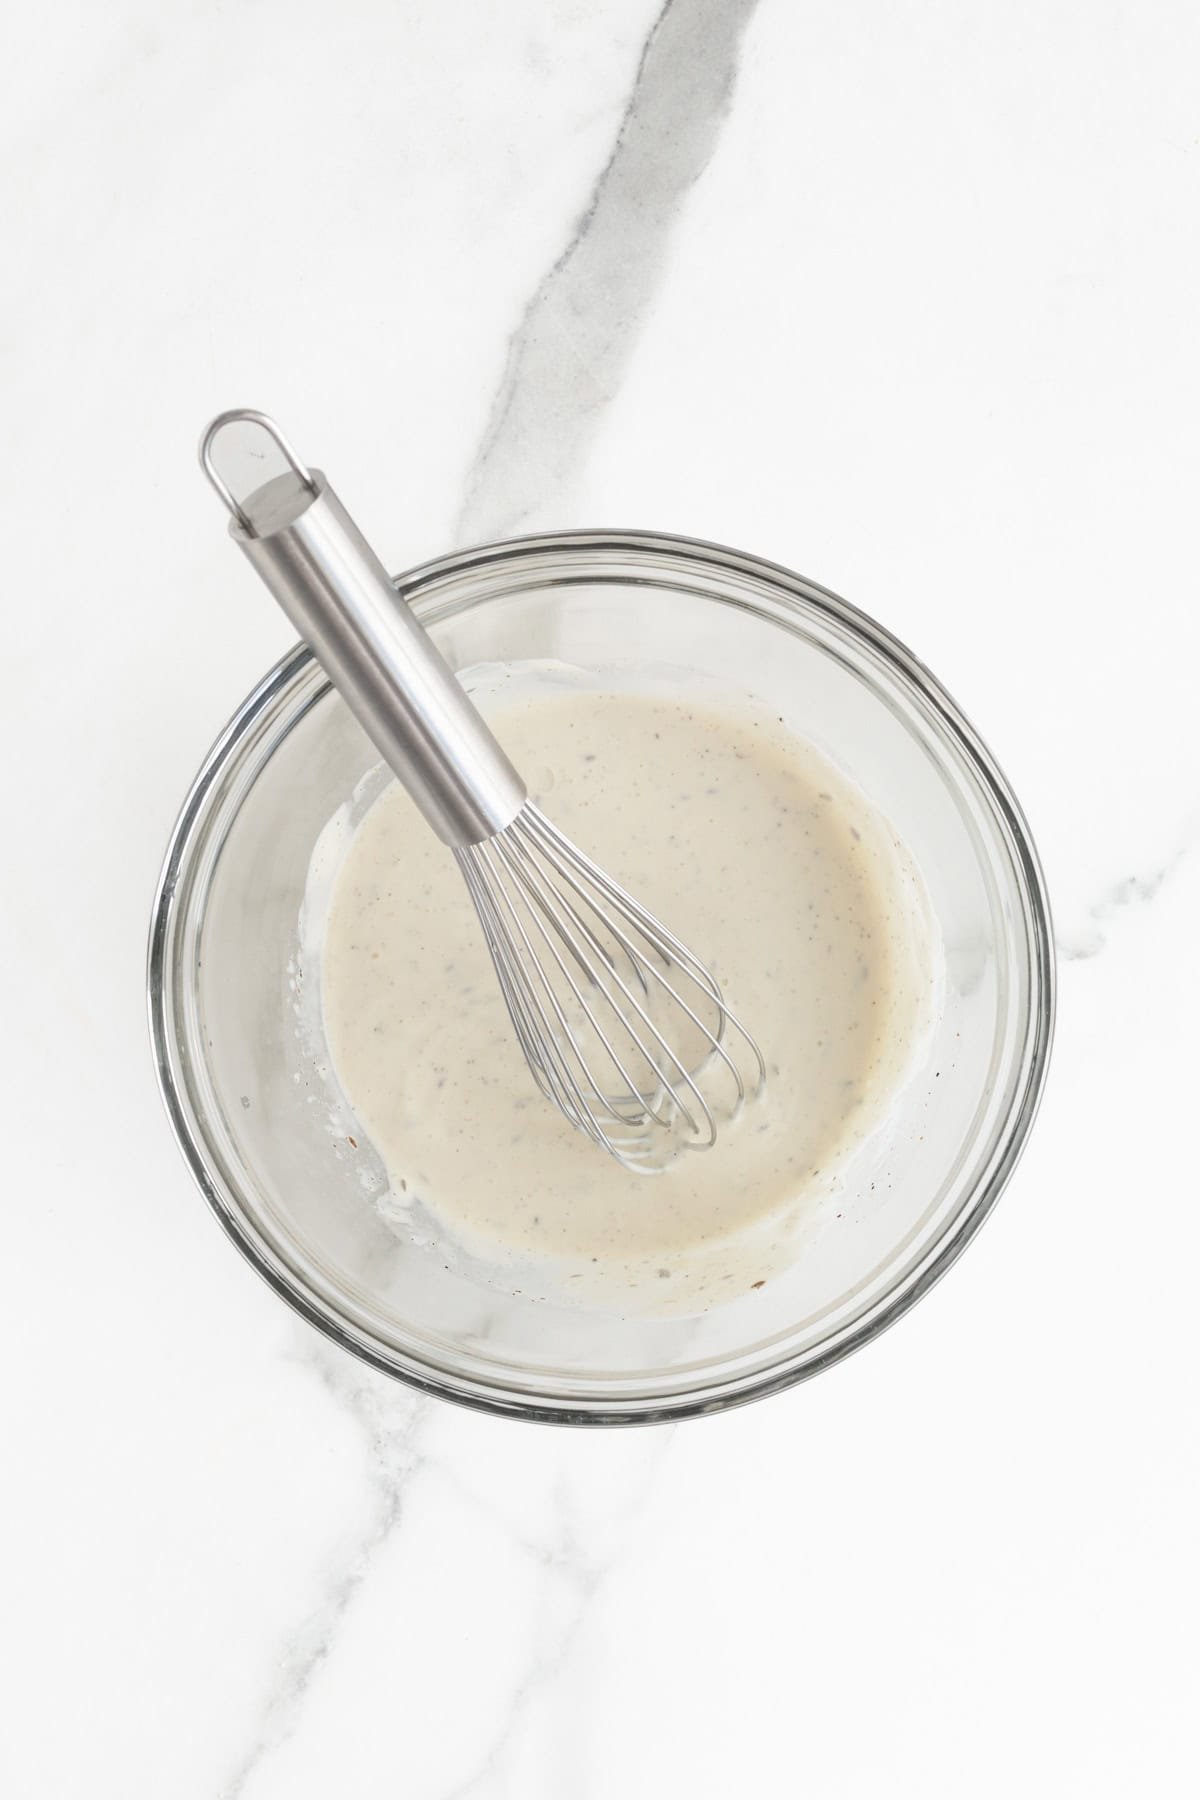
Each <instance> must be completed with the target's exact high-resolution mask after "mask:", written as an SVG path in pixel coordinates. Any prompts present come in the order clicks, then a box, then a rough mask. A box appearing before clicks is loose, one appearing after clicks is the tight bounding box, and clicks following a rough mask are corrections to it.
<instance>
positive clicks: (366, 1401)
mask: <svg viewBox="0 0 1200 1800" xmlns="http://www.w3.org/2000/svg"><path fill="white" fill-rule="evenodd" d="M302 1360H303V1362H304V1363H305V1364H306V1365H307V1366H309V1367H311V1368H313V1369H314V1370H315V1371H316V1373H317V1375H318V1377H319V1378H320V1380H321V1382H322V1383H323V1385H324V1386H325V1387H327V1388H328V1389H329V1390H330V1392H331V1393H332V1394H333V1395H334V1397H335V1399H337V1401H338V1402H339V1404H340V1405H341V1406H342V1407H343V1408H344V1409H345V1410H346V1412H347V1413H348V1414H349V1415H350V1417H351V1418H353V1419H354V1421H355V1422H356V1424H357V1425H358V1426H359V1427H360V1429H361V1430H362V1431H363V1432H364V1433H365V1435H366V1438H367V1454H368V1459H369V1463H368V1467H369V1478H370V1482H371V1494H372V1504H371V1507H370V1511H369V1515H368V1518H367V1521H366V1523H365V1525H364V1526H363V1528H362V1529H361V1530H360V1531H359V1533H358V1534H357V1535H356V1536H355V1537H354V1538H353V1540H352V1541H351V1542H350V1543H349V1544H347V1545H346V1546H345V1547H344V1548H343V1549H342V1551H341V1553H340V1555H339V1556H338V1559H337V1562H336V1564H335V1565H334V1566H333V1568H331V1569H330V1571H329V1573H328V1576H327V1579H326V1584H325V1592H324V1594H323V1596H322V1598H321V1601H320V1603H319V1605H318V1606H316V1607H315V1608H313V1609H312V1610H311V1611H310V1612H309V1613H307V1614H306V1616H305V1617H304V1618H303V1619H301V1620H299V1621H297V1622H296V1623H295V1624H294V1625H293V1626H292V1627H291V1628H290V1630H288V1631H287V1632H286V1634H285V1638H284V1644H283V1648H282V1650H281V1652H280V1656H279V1672H278V1674H277V1676H276V1679H275V1681H274V1683H273V1684H272V1687H271V1690H270V1692H269V1693H268V1694H267V1696H266V1698H265V1699H264V1701H263V1704H262V1707H261V1709H260V1712H259V1718H258V1726H257V1730H256V1732H255V1736H254V1742H253V1744H252V1745H251V1746H250V1748H249V1749H248V1750H247V1752H246V1754H245V1755H244V1756H243V1757H242V1759H241V1761H240V1763H239V1764H238V1766H237V1768H236V1769H235V1770H234V1772H233V1773H232V1774H231V1775H230V1777H229V1779H228V1780H227V1781H226V1783H225V1784H224V1786H223V1787H222V1789H221V1800H240V1797H241V1796H242V1795H243V1794H244V1793H245V1792H246V1789H247V1786H248V1784H249V1782H250V1781H251V1779H252V1777H253V1775H254V1773H255V1771H256V1770H257V1768H258V1767H259V1765H260V1763H262V1762H263V1761H264V1759H265V1758H266V1757H268V1756H269V1755H270V1754H271V1753H272V1751H274V1750H276V1749H277V1748H278V1747H279V1746H280V1745H281V1744H282V1743H284V1742H285V1741H286V1740H287V1739H288V1738H289V1737H290V1736H291V1734H292V1732H293V1731H294V1730H295V1729H296V1726H297V1723H298V1721H299V1717H300V1713H301V1709H302V1707H303V1704H304V1700H305V1698H306V1696H307V1694H308V1692H309V1689H310V1687H311V1685H312V1682H313V1679H314V1677H315V1675H316V1674H317V1671H318V1670H319V1669H320V1667H321V1665H322V1664H323V1663H324V1662H325V1661H326V1659H327V1657H328V1656H329V1654H330V1652H331V1650H332V1648H333V1646H334V1643H335V1640H336V1637H337V1632H338V1628H339V1626H340V1625H341V1623H342V1620H343V1619H344V1618H345V1616H346V1614H347V1612H348V1611H349V1608H350V1606H351V1604H352V1602H353V1600H354V1598H355V1596H356V1594H357V1593H358V1592H359V1589H360V1588H361V1587H362V1585H363V1583H364V1581H365V1580H366V1579H367V1576H368V1575H369V1573H370V1571H371V1568H372V1565H373V1564H374V1562H375V1560H376V1558H377V1556H378V1555H379V1552H380V1550H382V1548H383V1546H384V1545H385V1544H386V1543H387V1541H388V1538H389V1537H390V1536H391V1534H392V1532H393V1531H394V1530H395V1529H396V1527H397V1526H398V1525H399V1524H400V1520H401V1514H402V1510H403V1500H404V1493H405V1484H406V1483H407V1482H408V1481H409V1480H410V1479H411V1477H412V1476H413V1474H414V1473H415V1472H416V1471H417V1470H418V1469H419V1468H420V1466H421V1456H420V1448H419V1446H420V1438H421V1435H422V1431H423V1428H424V1425H425V1423H426V1421H427V1419H428V1416H429V1409H430V1407H431V1406H432V1405H433V1402H432V1401H430V1400H427V1399H425V1398H424V1397H423V1396H422V1395H420V1394H416V1393H414V1392H412V1391H411V1390H410V1389H408V1388H405V1387H401V1386H399V1385H398V1384H395V1383H391V1382H389V1381H388V1380H387V1379H386V1378H385V1377H384V1376H382V1375H376V1374H375V1373H374V1371H373V1370H371V1369H368V1368H365V1367H363V1365H362V1364H360V1363H358V1362H356V1361H355V1360H354V1359H353V1358H352V1357H350V1356H348V1355H346V1354H344V1353H343V1352H342V1351H340V1350H337V1349H335V1348H334V1347H333V1346H332V1345H330V1344H326V1343H325V1342H324V1341H323V1340H318V1341H317V1342H316V1343H315V1344H312V1343H311V1342H310V1341H309V1334H306V1338H305V1342H304V1345H303V1350H302Z"/></svg>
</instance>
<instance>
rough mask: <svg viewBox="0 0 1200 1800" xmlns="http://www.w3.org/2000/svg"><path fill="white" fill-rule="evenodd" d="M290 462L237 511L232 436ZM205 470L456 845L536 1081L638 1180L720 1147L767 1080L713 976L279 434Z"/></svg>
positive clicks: (330, 666) (244, 542)
mask: <svg viewBox="0 0 1200 1800" xmlns="http://www.w3.org/2000/svg"><path fill="white" fill-rule="evenodd" d="M235 424H237V425H249V426H252V427H256V428H258V429H259V430H261V431H263V432H265V433H266V434H267V436H268V437H269V438H271V439H272V440H273V442H274V444H275V445H276V446H277V448H278V450H279V452H280V453H281V454H282V457H283V459H284V461H285V463H286V465H287V467H286V469H285V470H284V471H283V472H282V473H281V474H279V475H276V476H274V477H273V478H272V479H270V480H268V481H266V482H264V483H263V484H262V485H261V486H259V487H257V488H255V489H254V491H253V492H252V493H250V494H249V495H247V496H246V497H245V498H244V499H240V500H239V499H235V497H234V495H233V493H232V492H231V491H230V488H229V486H228V484H227V483H226V482H225V481H224V480H223V479H222V477H221V475H220V473H219V472H218V470H217V468H216V466H215V464H214V461H213V446H214V444H215V442H216V439H217V437H218V436H219V435H220V433H221V432H222V431H223V430H224V429H225V428H226V427H227V426H230V425H235ZM200 460H201V464H202V466H203V468H204V471H205V474H206V475H207V476H208V478H209V480H210V481H211V482H212V484H213V486H214V487H215V489H216V490H217V493H218V494H219V495H220V496H221V498H222V500H223V501H224V502H225V504H226V506H227V507H228V508H229V511H230V513H231V514H232V519H231V522H230V533H231V535H232V537H233V538H234V540H235V542H236V543H238V544H239V545H240V546H241V548H242V550H243V551H244V552H245V554H246V556H247V557H248V558H249V560H250V562H251V563H252V564H253V566H254V567H255V569H257V571H258V573H259V575H260V576H261V577H262V579H263V580H264V581H265V583H266V585H267V586H268V588H270V590H271V592H272V594H273V595H274V596H275V599H276V600H277V601H278V602H279V604H280V606H281V607H282V608H283V610H284V612H285V613H286V614H287V616H288V618H289V619H290V620H291V622H292V624H293V625H295V627H296V629H297V630H298V631H299V632H300V634H301V636H302V637H303V638H305V639H306V641H307V642H308V643H309V645H310V646H311V647H312V650H313V651H314V653H315V655H316V657H317V660H318V661H319V662H320V663H321V665H322V667H323V668H324V670H325V673H326V674H327V675H328V676H329V678H330V680H331V681H332V683H333V685H334V686H335V687H336V688H337V689H338V691H339V693H340V694H341V695H342V697H343V699H344V700H345V701H346V703H347V705H348V706H349V707H350V709H351V711H352V712H353V713H354V715H355V716H356V718H357V719H358V721H359V723H360V724H361V725H362V726H363V728H364V730H365V731H366V732H367V735H368V736H369V737H370V738H371V739H372V741H373V742H374V744H375V746H376V748H377V749H378V750H379V752H380V754H381V755H382V756H383V758H384V760H385V761H386V762H387V763H388V765H389V766H390V767H391V769H392V771H393V772H394V773H395V774H396V775H397V776H398V777H399V779H400V780H401V781H402V782H403V784H404V786H405V787H406V788H407V789H408V792H409V793H410V794H411V795H412V797H413V799H414V800H415V801H416V803H417V805H418V806H419V807H420V809H421V811H422V812H423V813H424V815H425V817H426V819H427V820H428V821H429V823H430V825H432V827H433V829H434V830H435V831H436V832H437V834H438V836H439V837H440V838H441V839H442V840H443V842H445V843H446V844H448V845H449V846H450V848H451V849H452V850H453V852H454V855H455V857H456V859H457V862H458V866H459V869H460V870H461V872H462V875H463V878H464V880H465V881H466V884H467V889H468V891H469V893H470V896H471V899H472V901H473V902H474V904H475V910H476V912H477V914H478V916H479V921H480V924H481V926H482V928H483V933H484V937H485V939H486V942H487V946H488V949H489V951H490V953H491V957H492V962H493V964H494V966H495V970H496V974H497V977H498V978H499V982H500V989H501V993H502V994H503V996H504V1001H505V1004H506V1006H507V1008H508V1013H509V1017H510V1018H511V1020H512V1024H513V1028H514V1030H515V1032H516V1035H517V1039H518V1042H519V1043H520V1046H521V1049H522V1051H523V1053H524V1056H525V1060H526V1062H527V1063H528V1065H529V1069H530V1072H531V1074H532V1075H533V1078H534V1080H535V1081H536V1083H537V1085H538V1087H539V1088H540V1089H541V1091H542V1093H543V1094H544V1095H545V1097H546V1099H548V1100H550V1101H552V1102H553V1103H554V1104H555V1105H556V1106H557V1107H558V1108H559V1110H560V1111H561V1112H562V1113H563V1115H564V1116H565V1117H566V1118H567V1119H568V1120H569V1121H570V1122H571V1124H572V1125H574V1126H575V1127H576V1128H577V1129H578V1130H580V1131H582V1132H584V1133H586V1135H587V1136H588V1137H589V1138H591V1139H592V1140H593V1141H594V1142H595V1143H597V1144H598V1145H600V1146H601V1148H603V1149H604V1150H606V1151H607V1152H608V1153H609V1154H610V1155H612V1156H615V1157H616V1158H617V1159H618V1161H620V1162H622V1163H624V1164H625V1165H626V1166H627V1167H629V1168H632V1169H637V1170H640V1171H644V1172H653V1171H655V1170H657V1169H659V1168H662V1167H663V1166H664V1165H665V1163H666V1162H667V1161H668V1160H670V1158H671V1157H672V1156H673V1154H674V1153H675V1151H676V1150H679V1149H683V1148H689V1149H708V1148H709V1147H710V1146H711V1145H712V1144H713V1143H715V1141H716V1137H717V1122H718V1119H724V1118H728V1117H732V1116H733V1114H734V1113H736V1112H737V1110H738V1109H739V1108H740V1107H741V1106H742V1105H743V1103H744V1101H745V1100H746V1097H747V1093H748V1092H757V1091H758V1090H759V1089H760V1088H761V1087H762V1085H763V1083H764V1081H765V1078H766V1070H765V1065H764V1062H763V1057H762V1053H761V1051H760V1050H759V1048H758V1046H757V1045H756V1044H755V1042H754V1040H753V1039H752V1038H751V1037H750V1035H749V1033H748V1032H747V1031H746V1030H745V1029H744V1027H743V1026H742V1025H740V1024H739V1022H738V1020H737V1019H736V1018H735V1017H734V1015H733V1013H732V1012H731V1011H730V1010H729V1008H728V1007H727V1006H726V1004H725V1002H724V999H723V997H722V993H721V988H720V985H719V983H718V982H717V980H716V979H715V977H714V976H713V975H712V974H710V973H709V971H708V969H706V968H705V966H704V965H703V964H702V963H701V962H700V961H699V959H698V958H697V957H696V956H694V955H693V954H692V952H691V951H690V950H688V949H687V947H686V946H685V945H684V944H681V943H680V941H679V939H678V938H676V937H675V936H674V935H673V934H672V933H671V932H670V931H668V930H667V928H666V926H665V925H663V924H661V923H660V921H659V920H658V919H656V918H655V917H654V915H653V914H652V913H649V912H647V911H646V909H645V907H643V906H641V905H639V903H638V902H637V901H636V900H635V899H633V897H632V896H631V895H630V894H628V893H626V892H625V890H624V889H623V888H622V887H620V886H618V884H617V883H616V882H615V881H613V880H612V878H611V877H610V876H609V875H607V874H606V873H605V872H604V870H603V869H601V868H600V867H599V866H598V865H597V864H596V863H594V862H593V861H592V860H591V858H590V857H588V856H585V855H584V853H583V852H582V851H581V850H579V849H578V848H577V847H576V845H575V844H573V843H572V842H571V840H570V839H569V838H567V837H565V836H564V835H563V833H562V832H561V831H559V830H558V829H557V827H556V826H554V825H553V824H552V823H551V822H550V820H549V819H548V818H546V816H545V815H544V814H543V813H542V811H541V809H540V808H539V807H538V806H536V805H535V804H534V803H533V802H532V801H531V800H530V799H529V797H528V794H527V791H526V787H525V784H524V782H523V781H522V780H521V778H520V776H519V775H518V774H517V771H516V770H515V769H514V768H513V766H512V764H511V763H510V762H509V760H508V758H507V756H506V755H505V754H504V751H503V750H502V749H501V747H500V745H499V744H498V743H497V742H496V739H495V737H494V736H493V735H492V733H491V731H490V729H489V728H488V726H487V725H486V724H485V723H484V721H483V719H482V718H481V716H480V714H479V713H478V712H477V710H476V708H475V707H474V705H473V704H472V703H471V701H470V700H469V699H468V697H467V695H466V693H465V692H464V691H463V689H462V687H461V686H460V685H459V683H458V681H457V680H456V679H455V677H454V674H453V672H452V671H451V669H450V668H449V665H448V664H447V663H446V662H445V661H444V659H443V658H442V656H441V655H440V653H439V652H438V650H437V649H436V647H435V646H434V644H433V641H432V639H431V638H430V637H429V635H428V633H427V632H426V631H425V629H424V627H423V626H422V625H421V624H420V623H419V622H418V621H417V619H416V617H415V616H414V614H413V612H412V611H411V609H410V608H409V607H408V606H407V605H406V604H405V602H404V599H403V597H402V596H401V595H400V594H399V593H398V592H397V590H396V588H395V586H394V584H393V583H392V581H391V579H390V578H389V576H388V574H387V571H386V569H385V568H384V566H383V564H382V563H381V562H380V561H379V558H378V557H377V556H376V555H375V554H374V552H373V551H372V550H371V548H370V546H369V544H368V543H367V541H366V539H365V538H364V537H363V535H362V533H361V532H360V531H359V530H358V528H357V526H356V525H355V524H354V522H353V520H352V519H351V518H350V516H349V514H348V513H347V512H346V510H345V508H344V507H343V506H342V504H341V502H340V501H339V500H338V498H337V496H336V495H335V494H334V492H333V490H332V489H331V488H330V486H329V483H328V482H327V481H326V479H325V476H324V475H323V474H322V473H321V472H320V470H319V469H309V468H308V467H306V465H305V464H304V463H303V462H301V460H300V458H299V457H298V456H297V455H296V453H295V451H294V450H293V449H292V447H291V445H290V444H289V442H288V440H287V439H286V438H285V437H284V435H283V433H282V431H280V429H279V427H278V425H276V424H275V422H274V420H273V419H270V418H268V417H267V416H266V415H265V414H263V413H259V412H253V411H249V410H239V411H235V412H227V413H222V414H221V415H220V416H219V417H218V418H216V419H214V420H213V422H212V424H211V425H210V426H209V428H208V430H207V431H206V432H205V434H204V438H203V440H202V443H201V447H200Z"/></svg>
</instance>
